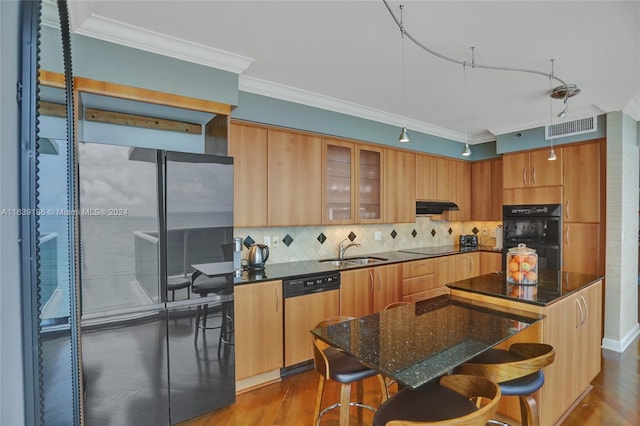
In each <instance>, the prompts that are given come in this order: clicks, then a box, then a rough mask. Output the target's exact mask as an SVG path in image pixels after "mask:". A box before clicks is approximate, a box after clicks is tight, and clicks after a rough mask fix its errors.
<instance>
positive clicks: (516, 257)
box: [513, 254, 527, 263]
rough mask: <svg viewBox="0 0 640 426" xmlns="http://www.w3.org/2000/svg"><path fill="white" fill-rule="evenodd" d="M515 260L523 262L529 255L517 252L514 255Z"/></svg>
mask: <svg viewBox="0 0 640 426" xmlns="http://www.w3.org/2000/svg"><path fill="white" fill-rule="evenodd" d="M513 260H515V261H516V262H518V263H522V262H525V261H526V260H527V256H525V255H524V254H516V255H515V256H513Z"/></svg>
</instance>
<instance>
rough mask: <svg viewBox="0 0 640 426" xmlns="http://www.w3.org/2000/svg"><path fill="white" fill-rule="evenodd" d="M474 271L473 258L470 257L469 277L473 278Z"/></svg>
mask: <svg viewBox="0 0 640 426" xmlns="http://www.w3.org/2000/svg"><path fill="white" fill-rule="evenodd" d="M472 271H473V257H469V277H471V272H472Z"/></svg>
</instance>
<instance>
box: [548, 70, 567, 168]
mask: <svg viewBox="0 0 640 426" xmlns="http://www.w3.org/2000/svg"><path fill="white" fill-rule="evenodd" d="M554 61H555V59H552V60H551V74H549V88H550V89H551V86H552V84H553V83H552V82H553V73H554V70H553V62H554ZM552 92H553V89H552ZM552 98H553V96H549V133H551V132H552V131H553V103H552V102H551V99H552ZM566 102H567V100H566V98H565V103H566ZM566 113H567V107H566V106H565V108H564V110H563V111H562V112H561V113H560V114H563V116H562V117H561V118H564V115H566ZM560 114H558V117H560ZM557 159H558V157H557V156H556V152H555V151H554V150H553V135H551V149H550V150H549V156H548V157H547V160H549V161H555V160H557Z"/></svg>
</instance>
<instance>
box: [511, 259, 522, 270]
mask: <svg viewBox="0 0 640 426" xmlns="http://www.w3.org/2000/svg"><path fill="white" fill-rule="evenodd" d="M518 269H520V267H519V266H518V263H517V262H514V261H513V260H512V261H511V262H509V271H510V272H516V271H517V270H518Z"/></svg>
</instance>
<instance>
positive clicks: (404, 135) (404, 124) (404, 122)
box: [398, 4, 411, 143]
mask: <svg viewBox="0 0 640 426" xmlns="http://www.w3.org/2000/svg"><path fill="white" fill-rule="evenodd" d="M403 9H404V5H403V4H401V5H400V34H401V35H402V130H401V131H400V137H399V138H398V142H400V143H407V142H411V138H409V132H407V117H406V111H405V110H406V107H405V91H404V24H403V21H402V11H403Z"/></svg>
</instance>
